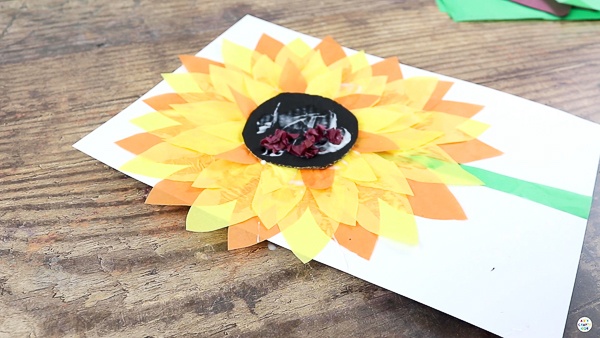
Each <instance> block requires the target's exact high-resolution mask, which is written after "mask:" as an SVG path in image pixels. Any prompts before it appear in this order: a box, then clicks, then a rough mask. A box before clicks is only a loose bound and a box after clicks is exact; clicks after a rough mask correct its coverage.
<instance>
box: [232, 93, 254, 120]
mask: <svg viewBox="0 0 600 338" xmlns="http://www.w3.org/2000/svg"><path fill="white" fill-rule="evenodd" d="M229 90H230V91H231V94H232V95H233V98H234V99H235V103H236V104H237V105H238V108H239V109H240V112H242V115H243V116H244V117H245V118H248V116H250V113H252V112H253V111H254V109H256V103H254V101H252V100H251V99H249V98H248V97H246V96H244V95H242V94H240V93H238V92H237V91H235V90H234V89H233V88H231V87H229Z"/></svg>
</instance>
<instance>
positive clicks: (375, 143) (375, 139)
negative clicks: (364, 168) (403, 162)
mask: <svg viewBox="0 0 600 338" xmlns="http://www.w3.org/2000/svg"><path fill="white" fill-rule="evenodd" d="M353 149H354V150H356V151H358V152H359V153H376V152H381V151H390V150H397V149H398V145H397V144H396V143H395V142H393V141H392V140H390V139H388V138H387V137H385V136H381V135H377V134H371V133H367V132H365V131H359V132H358V137H357V138H356V143H355V144H354V148H353Z"/></svg>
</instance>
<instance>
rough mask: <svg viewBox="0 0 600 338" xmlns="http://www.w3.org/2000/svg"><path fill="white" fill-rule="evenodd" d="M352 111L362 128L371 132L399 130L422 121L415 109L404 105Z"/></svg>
mask: <svg viewBox="0 0 600 338" xmlns="http://www.w3.org/2000/svg"><path fill="white" fill-rule="evenodd" d="M352 113H353V114H354V116H356V119H357V120H358V125H359V126H360V130H362V131H366V132H370V133H391V132H397V131H401V130H404V129H406V128H409V127H411V126H413V125H415V124H417V123H418V122H420V119H419V117H418V116H417V115H416V114H415V110H414V109H413V108H410V107H407V106H403V105H390V106H375V107H369V108H361V109H353V110H352Z"/></svg>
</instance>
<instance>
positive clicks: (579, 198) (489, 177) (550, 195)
mask: <svg viewBox="0 0 600 338" xmlns="http://www.w3.org/2000/svg"><path fill="white" fill-rule="evenodd" d="M460 166H461V167H462V168H463V169H464V170H466V171H467V172H469V173H470V174H471V175H473V176H475V177H477V178H478V179H480V180H481V181H482V182H483V183H484V184H485V186H486V187H488V188H491V189H494V190H498V191H502V192H506V193H509V194H511V195H515V196H519V197H522V198H525V199H528V200H530V201H533V202H536V203H540V204H543V205H545V206H548V207H551V208H554V209H557V210H561V211H564V212H567V213H569V214H571V215H575V216H579V217H581V218H584V219H587V218H588V216H589V215H590V208H591V207H592V197H591V196H585V195H580V194H576V193H574V192H570V191H566V190H561V189H558V188H553V187H549V186H547V185H543V184H538V183H533V182H528V181H524V180H520V179H518V178H514V177H509V176H504V175H501V174H497V173H494V172H491V171H487V170H484V169H479V168H475V167H470V166H466V165H462V164H461V165H460Z"/></svg>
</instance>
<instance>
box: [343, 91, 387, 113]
mask: <svg viewBox="0 0 600 338" xmlns="http://www.w3.org/2000/svg"><path fill="white" fill-rule="evenodd" d="M378 100H379V96H377V95H366V94H350V95H346V96H342V97H338V98H336V99H335V101H336V102H337V103H339V104H341V105H342V106H344V107H345V108H346V109H348V110H352V109H360V108H368V107H371V106H373V105H374V104H375V103H377V101H378Z"/></svg>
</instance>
